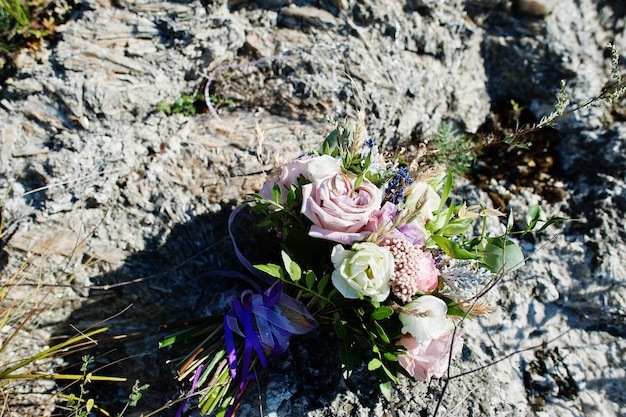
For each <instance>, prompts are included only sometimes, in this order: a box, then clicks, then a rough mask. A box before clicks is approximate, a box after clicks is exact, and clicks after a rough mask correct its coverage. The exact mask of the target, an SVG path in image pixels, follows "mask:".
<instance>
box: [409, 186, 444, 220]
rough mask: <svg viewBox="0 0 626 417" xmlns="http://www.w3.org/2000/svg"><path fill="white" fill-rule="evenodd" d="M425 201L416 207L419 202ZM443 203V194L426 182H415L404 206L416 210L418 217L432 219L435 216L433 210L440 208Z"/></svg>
mask: <svg viewBox="0 0 626 417" xmlns="http://www.w3.org/2000/svg"><path fill="white" fill-rule="evenodd" d="M420 202H421V203H423V204H422V205H421V207H416V206H417V205H418V204H419V203H420ZM439 204H441V196H440V195H439V194H438V193H437V191H435V189H434V188H433V187H431V186H430V185H429V184H428V183H425V182H416V183H413V184H412V185H411V186H410V188H409V190H408V192H407V197H406V199H405V201H404V206H405V207H406V208H408V209H409V210H416V209H417V214H418V218H420V219H421V220H422V221H425V220H428V219H431V218H432V217H433V211H435V210H438V209H439Z"/></svg>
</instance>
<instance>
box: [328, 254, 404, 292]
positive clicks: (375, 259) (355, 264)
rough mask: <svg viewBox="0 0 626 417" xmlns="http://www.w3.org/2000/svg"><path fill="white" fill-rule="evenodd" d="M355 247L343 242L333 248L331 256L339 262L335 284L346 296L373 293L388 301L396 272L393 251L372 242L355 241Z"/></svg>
mask: <svg viewBox="0 0 626 417" xmlns="http://www.w3.org/2000/svg"><path fill="white" fill-rule="evenodd" d="M352 249H353V250H346V249H344V248H343V246H341V245H337V246H335V247H334V248H333V250H332V253H331V257H330V259H331V260H332V262H333V264H334V265H335V270H334V271H333V274H332V281H333V285H334V286H335V288H337V290H338V291H339V292H340V293H341V295H343V296H344V297H346V298H353V299H355V298H363V297H369V298H371V299H372V300H373V301H378V302H381V301H385V299H386V298H387V297H388V296H389V291H390V288H389V279H390V278H391V275H392V273H393V255H392V254H391V252H390V251H389V249H387V248H386V247H382V246H378V245H377V244H375V243H372V242H363V243H355V244H354V245H353V246H352Z"/></svg>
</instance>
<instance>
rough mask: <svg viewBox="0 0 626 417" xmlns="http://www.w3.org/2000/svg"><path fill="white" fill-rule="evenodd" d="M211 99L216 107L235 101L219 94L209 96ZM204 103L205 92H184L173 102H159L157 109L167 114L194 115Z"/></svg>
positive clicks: (228, 104)
mask: <svg viewBox="0 0 626 417" xmlns="http://www.w3.org/2000/svg"><path fill="white" fill-rule="evenodd" d="M209 101H210V102H211V104H212V105H213V106H214V107H223V106H232V105H233V104H235V102H234V101H233V100H232V99H224V98H222V97H218V96H213V95H212V96H209ZM203 104H204V94H193V95H189V94H182V95H181V96H180V97H179V98H178V99H176V101H174V102H173V103H170V102H167V101H162V102H160V103H159V104H157V106H156V109H157V111H160V112H163V113H165V114H167V115H171V114H179V113H182V114H183V115H185V116H192V115H194V114H196V113H198V111H199V107H202V106H203Z"/></svg>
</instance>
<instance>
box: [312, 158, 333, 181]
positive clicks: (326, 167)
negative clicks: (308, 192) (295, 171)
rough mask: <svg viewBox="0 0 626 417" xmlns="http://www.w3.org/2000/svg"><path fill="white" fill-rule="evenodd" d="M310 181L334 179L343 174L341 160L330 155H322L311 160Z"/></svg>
mask: <svg viewBox="0 0 626 417" xmlns="http://www.w3.org/2000/svg"><path fill="white" fill-rule="evenodd" d="M308 171H309V175H308V177H307V178H308V179H309V180H310V181H311V182H315V181H319V180H323V179H324V178H329V177H334V176H335V175H337V174H339V173H340V172H341V159H340V158H333V157H332V156H330V155H320V156H318V157H315V158H311V160H310V161H309V166H308Z"/></svg>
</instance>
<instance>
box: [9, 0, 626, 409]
mask: <svg viewBox="0 0 626 417" xmlns="http://www.w3.org/2000/svg"><path fill="white" fill-rule="evenodd" d="M625 16H626V6H624V5H623V4H621V3H620V2H614V1H592V0H577V1H574V0H562V1H560V2H553V1H541V0H538V1H521V0H520V1H514V2H509V1H499V0H493V1H492V0H482V1H462V0H452V1H445V2H440V1H435V0H420V1H412V0H411V1H403V2H400V1H397V2H386V1H381V0H329V1H304V0H303V1H298V0H293V1H291V0H284V1H283V0H268V1H245V0H238V1H235V0H232V1H225V0H217V1H208V2H200V1H183V2H158V1H143V0H140V1H126V0H122V1H116V2H111V3H108V2H106V0H105V1H93V0H84V1H82V2H80V3H79V5H78V9H77V12H76V13H75V15H74V17H73V18H72V19H71V20H70V21H69V22H67V23H66V24H64V25H63V26H61V27H60V28H59V30H58V40H57V41H55V43H54V44H50V45H48V46H47V48H46V49H45V50H44V51H41V52H40V53H38V54H27V53H24V54H23V55H22V57H21V58H22V59H21V68H20V71H19V72H18V74H17V75H16V76H15V77H14V79H12V80H10V81H9V82H7V84H6V85H5V86H3V87H2V90H1V92H0V94H1V96H0V195H4V193H5V192H7V190H9V189H10V193H9V197H8V198H7V200H6V202H5V204H4V215H5V217H6V219H5V224H6V227H7V230H9V232H10V233H9V234H8V236H9V240H8V244H7V248H6V251H7V253H8V254H9V257H8V260H7V265H6V266H5V268H4V271H3V272H2V273H3V275H2V276H3V280H4V279H6V278H5V277H6V276H7V275H6V274H7V272H9V273H10V271H15V270H17V268H18V267H19V265H20V264H21V262H22V261H23V259H25V257H26V256H28V254H29V253H30V254H35V255H36V256H34V257H33V259H34V260H33V262H35V263H34V264H33V268H35V270H36V271H44V272H50V271H52V272H50V273H49V275H46V276H47V278H46V279H48V280H49V284H51V285H52V284H55V286H54V287H47V288H49V291H50V297H48V298H46V299H45V303H43V304H42V305H52V306H54V309H53V310H52V311H54V313H53V314H50V315H49V316H46V317H42V318H41V320H40V326H39V327H40V329H38V330H37V331H35V330H33V331H32V332H31V333H29V337H30V339H29V340H34V341H35V342H34V343H33V344H32V345H31V346H21V347H19V349H18V348H16V349H15V355H16V356H17V357H19V355H21V354H24V353H25V352H29V351H31V350H30V349H33V348H34V347H37V346H43V345H46V344H49V341H48V337H49V335H50V334H51V333H54V334H55V335H59V334H68V333H72V332H73V330H72V328H71V327H70V326H75V327H76V328H79V329H85V328H87V327H89V326H91V325H93V324H94V323H97V322H99V321H101V320H104V319H106V318H108V317H111V316H114V315H115V314H117V313H119V312H122V311H123V314H120V315H119V316H117V317H115V318H113V319H111V320H109V323H110V325H111V327H112V332H113V333H115V334H126V335H127V338H126V339H123V340H124V341H123V342H119V341H118V342H115V343H113V342H110V341H108V342H107V341H103V342H102V343H101V345H100V347H98V348H97V349H95V350H96V351H98V349H100V353H101V356H98V359H97V362H96V363H97V365H105V364H110V363H111V362H112V361H115V360H116V359H119V358H122V357H125V356H129V357H130V358H128V359H125V360H124V361H123V362H122V365H121V366H119V365H118V366H117V367H116V366H115V365H110V366H109V367H108V368H107V369H106V371H107V372H109V371H110V372H113V373H118V374H123V375H125V376H128V377H129V378H130V379H131V380H134V379H135V378H139V379H141V380H142V381H145V382H147V383H150V384H151V386H152V387H151V389H150V390H149V391H147V392H146V393H144V400H143V401H142V402H140V407H139V410H140V411H143V412H144V413H148V412H149V411H151V410H155V409H157V408H159V407H160V406H162V405H164V404H165V403H166V402H167V401H168V400H173V399H175V398H177V396H178V387H177V384H176V383H175V381H174V378H173V376H172V374H171V370H172V365H171V364H167V363H166V362H165V360H166V358H167V357H168V354H167V352H157V353H155V352H154V350H155V349H156V344H157V343H158V340H159V339H160V338H162V337H163V335H165V334H167V329H165V330H163V329H162V328H160V327H159V325H161V324H164V323H168V322H171V321H173V320H184V319H188V318H191V317H194V316H197V315H199V314H201V313H207V312H211V311H219V309H220V308H221V306H223V305H224V302H225V300H226V299H227V297H228V296H229V295H232V294H234V293H236V291H237V286H236V284H235V283H227V282H215V281H211V280H207V279H197V278H194V277H196V276H198V275H199V274H201V273H203V272H206V271H209V270H212V269H226V268H232V267H233V265H235V260H234V259H233V256H232V254H231V249H230V246H229V244H228V242H226V241H225V240H224V237H225V235H226V229H225V219H226V217H227V215H228V212H229V210H230V208H231V207H232V205H233V204H235V203H236V202H238V201H240V200H241V199H242V198H243V197H244V196H245V194H246V193H248V192H252V191H257V190H258V189H259V188H260V186H261V184H262V183H263V181H264V180H265V178H266V173H267V172H269V171H270V170H271V168H272V161H273V160H274V159H275V158H276V157H277V155H280V156H282V157H283V158H290V157H293V156H295V155H297V154H299V153H300V152H302V151H305V150H306V149H308V148H309V147H311V146H313V147H315V146H317V144H319V142H320V141H321V140H322V139H323V137H324V135H325V134H326V133H328V132H329V131H330V130H331V129H332V126H333V125H332V123H333V121H335V120H338V119H340V118H342V117H344V116H347V115H354V114H356V112H357V111H358V110H359V109H362V110H364V111H365V113H366V115H367V122H368V125H369V129H370V133H371V134H372V135H373V136H375V137H377V138H379V140H380V141H382V142H383V143H384V144H385V145H386V146H387V147H394V146H395V147H401V146H404V147H410V146H416V145H417V144H419V143H420V142H423V141H425V140H427V139H428V138H429V136H430V135H432V134H433V132H434V131H435V130H436V128H437V127H438V126H439V125H440V124H441V123H442V122H443V121H450V122H453V123H454V124H455V125H457V126H459V128H461V129H463V130H466V131H468V132H470V133H474V132H476V131H477V130H478V129H479V127H480V126H481V125H482V124H483V122H485V121H486V120H487V119H488V118H489V115H490V111H491V108H492V106H496V105H497V104H498V103H500V102H502V101H508V100H510V99H515V100H516V101H518V102H519V103H521V104H523V105H525V106H527V107H528V108H529V109H530V111H531V112H532V113H534V115H535V116H536V117H538V118H539V117H541V116H542V115H545V114H547V113H549V112H550V111H551V110H552V105H553V102H554V97H555V94H556V91H557V90H558V87H559V82H560V80H561V79H566V80H567V82H568V88H567V91H568V94H569V98H570V100H571V101H572V102H573V103H581V102H584V101H585V100H586V99H587V98H589V97H591V96H593V95H595V94H597V93H598V92H600V91H601V89H602V88H603V87H605V85H606V82H607V81H608V80H609V79H610V70H611V68H610V62H609V59H608V58H607V55H606V52H605V49H604V46H605V45H606V43H607V42H608V41H611V42H613V43H614V44H615V45H616V46H617V48H618V50H619V51H620V52H622V53H624V51H626V35H625V32H624V31H625V27H624V21H625V19H624V18H625ZM262 58H268V59H266V60H264V61H262V62H258V60H260V59H262ZM209 77H212V79H213V80H212V83H211V94H213V95H215V96H216V97H218V98H222V99H230V100H232V101H233V103H234V104H233V105H231V106H222V107H218V109H217V112H219V115H218V116H217V117H216V115H213V114H211V112H205V113H202V114H196V115H193V116H183V115H181V114H175V115H171V116H167V115H165V114H164V113H161V112H158V111H156V107H157V105H158V104H159V103H160V102H162V101H167V102H173V101H175V100H176V99H177V98H179V97H180V96H181V95H182V94H195V93H199V92H202V89H203V88H204V85H205V83H206V80H207V78H209ZM625 120H626V114H625V112H624V107H623V106H622V107H620V106H614V107H612V108H610V109H609V108H608V107H607V106H603V107H602V106H601V107H591V108H588V109H583V110H581V111H580V112H577V113H576V114H573V115H571V116H568V117H567V118H565V119H564V120H562V121H561V122H560V124H559V127H558V130H559V135H558V136H559V140H558V144H557V145H556V147H554V148H553V149H552V150H551V152H552V153H551V154H550V157H552V158H555V159H556V160H557V161H558V162H557V165H558V166H559V167H560V173H559V175H558V177H554V176H553V177H552V178H550V180H551V181H553V183H555V184H557V187H559V188H560V189H562V197H563V198H562V199H558V201H553V199H551V200H550V202H548V201H547V200H546V198H545V197H544V196H542V195H541V194H539V193H538V192H537V191H536V189H534V188H533V187H530V186H523V185H520V184H519V183H516V179H515V178H494V179H492V180H491V181H490V182H489V183H488V186H486V187H482V189H480V188H478V186H477V185H475V184H472V183H471V182H469V181H468V180H459V189H458V191H457V194H458V195H459V196H460V198H464V199H467V200H468V202H470V203H476V202H489V201H490V196H493V195H494V193H495V194H496V195H499V196H501V197H502V198H504V201H508V203H507V207H506V209H511V210H513V211H514V213H515V214H516V218H517V219H519V220H518V221H519V222H523V215H524V213H525V210H526V208H527V207H528V206H529V205H531V204H541V205H542V207H543V208H544V209H545V211H546V212H547V214H548V215H565V216H568V217H572V218H580V219H581V221H580V222H577V223H570V224H567V225H566V226H562V227H554V228H553V229H551V230H550V232H549V233H548V234H547V235H545V236H540V237H537V238H536V239H533V240H528V241H524V242H523V247H524V249H525V251H527V253H528V254H532V255H531V258H530V260H529V262H528V265H527V266H526V267H525V268H524V269H522V270H520V271H519V272H517V273H515V274H514V275H510V276H506V277H505V279H504V280H503V281H502V282H500V283H499V284H498V285H497V286H496V287H495V288H494V289H493V290H492V291H490V292H489V293H488V295H487V298H488V300H489V301H490V302H491V303H492V305H494V306H495V307H496V308H495V310H494V312H493V313H492V315H491V317H490V318H485V319H480V320H475V321H473V322H467V323H465V329H466V330H465V331H466V337H465V340H466V346H465V348H464V350H463V354H462V357H461V358H459V359H458V360H456V361H455V362H454V366H453V368H452V371H451V375H458V374H462V373H466V372H470V371H474V372H471V373H468V374H466V375H463V376H459V377H455V378H453V379H451V380H450V381H449V384H448V385H447V386H445V390H444V382H443V381H432V382H431V383H430V384H427V383H416V384H415V383H410V382H408V381H404V382H403V383H402V384H401V385H400V386H398V387H397V389H396V390H395V391H394V394H393V400H392V401H391V402H387V401H385V400H384V399H383V398H382V397H381V396H380V395H378V394H377V393H376V384H375V381H374V380H373V379H372V377H371V376H370V375H368V374H367V371H365V370H360V371H359V372H357V374H356V375H355V377H354V378H353V379H352V380H349V381H344V380H342V378H341V376H340V372H339V368H338V354H337V351H336V345H335V344H334V343H333V338H332V335H331V334H325V333H324V332H323V331H320V332H319V333H316V334H312V335H308V336H306V337H303V338H301V339H300V340H295V341H294V343H293V346H292V348H291V350H290V351H289V352H288V353H287V354H285V355H284V356H281V357H280V358H273V362H272V365H271V366H270V367H269V368H268V369H267V370H266V371H265V372H263V373H262V374H261V375H260V377H259V383H258V385H256V384H255V386H253V387H252V388H251V389H250V390H249V392H248V396H247V397H246V400H245V401H244V403H243V404H242V407H241V409H240V415H241V416H256V415H265V416H311V417H321V416H415V415H420V416H431V415H434V414H435V410H436V409H437V402H438V399H439V398H441V405H440V407H439V408H438V409H437V415H441V416H443V415H451V416H473V415H488V416H525V415H537V416H552V415H559V416H561V417H569V416H619V415H626V406H625V404H626V398H625V394H624V393H625V392H626V390H625V388H626V366H625V363H624V361H625V359H624V358H625V357H626V353H625V351H626V340H625V337H626V327H625V324H624V319H625V317H626V288H625V283H626V270H625V267H624V259H625V258H626V244H625V241H626V234H625V232H624V230H625V229H624V222H623V219H624V217H625V212H626V204H625V201H626V200H625V197H626V196H625V193H626V191H625V190H626V189H625V178H626V175H625V172H624V169H625V168H624V167H626V161H625V160H626V149H625V145H624V143H625V142H624V139H625V138H626V124H625ZM257 130H260V131H262V132H263V134H262V137H263V138H264V141H263V143H262V144H260V143H259V141H258V137H259V135H258V134H257V133H256V132H257ZM507 157H508V156H506V155H505V156H504V158H507ZM500 162H501V161H500ZM539 180H546V181H547V180H548V179H547V178H539ZM498 201H501V200H498ZM493 204H494V205H495V206H498V205H499V204H498V202H497V201H495V202H494V203H493ZM244 232H245V229H244ZM244 232H240V234H239V235H240V236H242V239H243V241H244V246H246V245H245V244H246V242H247V243H248V244H249V247H255V246H252V245H253V244H251V243H250V242H254V236H249V235H248V233H244ZM68 258H69V260H68ZM70 271H71V272H70ZM39 275H41V274H39ZM39 275H36V274H34V273H33V277H30V278H27V279H36V277H37V276H39ZM58 284H67V285H65V286H61V285H58ZM27 296H28V295H27V294H23V295H22V294H17V293H16V299H20V297H21V298H26V297H27ZM51 299H54V300H56V301H54V302H51V301H50V300H51ZM59 300H61V301H59ZM42 302H43V300H42ZM46 303H48V304H46ZM129 306H130V308H128V309H126V307H129ZM8 331H9V330H7V329H3V332H8ZM136 332H138V333H137V334H139V336H134V334H135V333H136ZM5 334H6V333H5ZM111 347H113V348H114V349H115V351H111V350H110V348H111ZM533 347H535V349H530V348H533ZM518 351H520V352H519V353H515V352H518ZM73 360H74V362H79V361H80V358H79V357H78V358H73ZM487 365H489V366H487ZM483 367H484V368H483ZM103 372H104V371H103ZM128 388H129V386H126V385H124V384H121V385H119V386H115V387H113V388H112V387H111V386H109V385H97V384H95V385H94V386H93V388H92V393H93V395H97V396H98V397H97V401H98V402H99V403H102V404H103V406H108V407H110V408H112V409H113V410H115V408H116V407H119V406H120V402H123V400H124V398H125V397H126V395H127V393H128ZM37 389H38V390H39V391H38V392H42V391H45V390H47V389H50V386H49V385H44V386H38V388H37ZM41 407H42V410H43V409H45V410H44V411H45V412H50V411H51V410H52V409H53V408H54V404H47V406H46V407H47V408H46V407H44V406H41ZM23 410H32V409H28V408H24V409H20V408H17V409H15V408H14V409H13V414H12V415H25V414H24V413H25V412H24V411H23ZM46 410H47V411H46ZM44 411H41V410H39V411H37V412H35V411H32V413H33V415H35V414H37V415H40V414H41V413H44ZM29 412H31V411H29ZM137 415H139V414H137ZM159 415H174V409H173V408H170V409H169V410H164V411H161V413H160V414H159ZM190 415H191V414H190Z"/></svg>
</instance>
